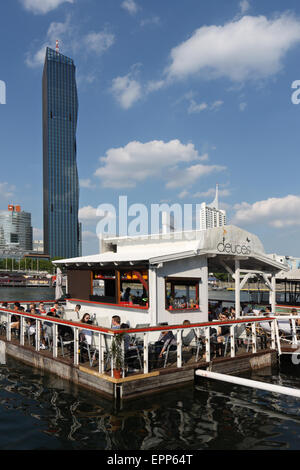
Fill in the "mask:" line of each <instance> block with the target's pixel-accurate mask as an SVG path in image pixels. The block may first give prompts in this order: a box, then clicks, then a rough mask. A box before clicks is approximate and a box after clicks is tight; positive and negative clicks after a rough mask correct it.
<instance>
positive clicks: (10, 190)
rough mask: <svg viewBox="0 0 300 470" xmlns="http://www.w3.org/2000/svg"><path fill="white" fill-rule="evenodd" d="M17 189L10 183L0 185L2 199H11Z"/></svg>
mask: <svg viewBox="0 0 300 470" xmlns="http://www.w3.org/2000/svg"><path fill="white" fill-rule="evenodd" d="M15 189H16V187H15V186H14V185H11V184H9V183H6V182H5V183H0V197H3V198H4V199H9V198H11V197H13V196H14V192H15Z"/></svg>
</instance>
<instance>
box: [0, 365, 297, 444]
mask: <svg viewBox="0 0 300 470" xmlns="http://www.w3.org/2000/svg"><path fill="white" fill-rule="evenodd" d="M252 378H255V379H257V380H265V381H268V382H274V383H280V384H281V385H287V386H292V387H300V376H299V372H298V370H297V368H296V366H293V367H289V366H284V367H283V366H282V367H281V371H280V373H279V371H277V370H276V371H273V373H272V371H271V370H269V369H266V370H262V371H260V372H259V373H258V374H256V375H252ZM299 437H300V410H299V401H298V400H297V399H295V398H292V397H288V396H283V395H275V394H271V393H267V392H263V391H256V390H253V389H247V388H244V387H240V386H236V385H230V384H224V383H220V382H213V381H208V380H206V379H200V378H198V379H197V383H196V385H194V386H193V385H191V386H186V387H183V388H178V389H176V390H173V391H169V392H165V393H163V394H157V395H152V396H151V397H149V398H143V399H140V400H134V401H130V402H124V403H123V404H120V405H118V406H117V405H116V404H114V403H113V402H111V401H108V400H105V399H103V398H101V397H100V396H97V395H96V394H95V393H91V392H89V391H86V390H84V389H82V388H77V387H76V386H74V385H72V384H70V383H69V382H67V381H64V380H62V379H59V378H57V377H55V376H54V375H51V374H48V373H42V372H41V371H38V370H35V369H32V368H31V367H29V366H27V365H24V364H23V363H21V362H18V361H16V360H15V359H13V358H10V357H8V358H7V364H6V365H2V366H1V367H0V449H1V450H4V449H19V450H28V449H98V450H100V449H109V450H125V449H126V450H137V449H144V450H146V449H149V450H172V449H181V450H184V449H190V450H198V449H299V448H300V445H299V442H300V441H299Z"/></svg>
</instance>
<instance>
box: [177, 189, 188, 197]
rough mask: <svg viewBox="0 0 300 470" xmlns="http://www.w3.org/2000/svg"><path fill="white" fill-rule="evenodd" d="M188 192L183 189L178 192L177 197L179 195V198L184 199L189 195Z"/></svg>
mask: <svg viewBox="0 0 300 470" xmlns="http://www.w3.org/2000/svg"><path fill="white" fill-rule="evenodd" d="M189 194H190V193H189V192H188V191H187V190H186V189H184V190H183V191H181V193H179V194H178V197H179V199H184V198H186V197H187V196H189Z"/></svg>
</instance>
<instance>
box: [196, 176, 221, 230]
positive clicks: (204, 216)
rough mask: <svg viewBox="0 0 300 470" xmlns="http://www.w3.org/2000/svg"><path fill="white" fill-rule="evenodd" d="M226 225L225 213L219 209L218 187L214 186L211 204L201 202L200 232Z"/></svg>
mask: <svg viewBox="0 0 300 470" xmlns="http://www.w3.org/2000/svg"><path fill="white" fill-rule="evenodd" d="M223 225H226V212H225V211H224V210H221V209H219V185H218V184H217V186H216V196H215V199H214V200H213V202H212V203H211V204H206V203H205V202H203V203H202V204H201V209H200V227H199V228H200V230H206V229H208V228H213V227H223Z"/></svg>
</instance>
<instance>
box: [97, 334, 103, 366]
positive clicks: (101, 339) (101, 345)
mask: <svg viewBox="0 0 300 470" xmlns="http://www.w3.org/2000/svg"><path fill="white" fill-rule="evenodd" d="M98 354H99V356H98V357H99V374H103V373H104V350H103V335H102V333H100V332H99V337H98Z"/></svg>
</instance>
